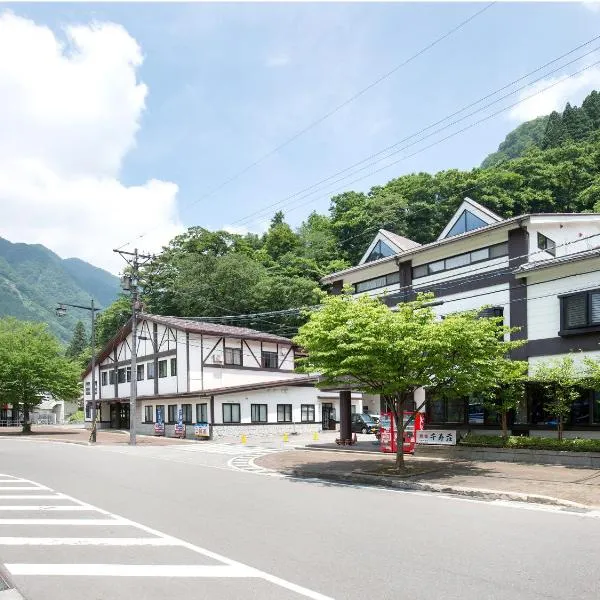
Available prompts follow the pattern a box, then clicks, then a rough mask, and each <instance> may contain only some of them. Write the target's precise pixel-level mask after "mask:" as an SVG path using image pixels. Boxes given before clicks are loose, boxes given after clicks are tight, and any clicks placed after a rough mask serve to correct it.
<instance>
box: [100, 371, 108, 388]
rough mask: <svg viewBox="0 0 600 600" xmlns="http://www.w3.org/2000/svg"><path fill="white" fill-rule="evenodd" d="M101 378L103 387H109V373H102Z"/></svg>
mask: <svg viewBox="0 0 600 600" xmlns="http://www.w3.org/2000/svg"><path fill="white" fill-rule="evenodd" d="M100 378H101V380H102V385H107V384H108V371H102V373H101V374H100Z"/></svg>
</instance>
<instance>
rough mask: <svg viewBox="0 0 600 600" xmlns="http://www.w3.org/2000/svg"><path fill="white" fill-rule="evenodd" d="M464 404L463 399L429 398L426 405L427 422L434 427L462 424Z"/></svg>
mask: <svg viewBox="0 0 600 600" xmlns="http://www.w3.org/2000/svg"><path fill="white" fill-rule="evenodd" d="M465 404H466V403H465V399H464V398H430V399H428V400H427V405H426V406H427V422H428V423H432V424H436V425H443V424H446V423H464V422H465ZM478 410H479V409H475V411H474V413H476V411H478Z"/></svg>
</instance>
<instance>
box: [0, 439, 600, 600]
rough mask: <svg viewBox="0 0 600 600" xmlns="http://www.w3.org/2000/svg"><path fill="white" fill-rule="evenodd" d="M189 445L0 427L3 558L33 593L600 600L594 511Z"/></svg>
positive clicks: (45, 599) (598, 527) (599, 541)
mask: <svg viewBox="0 0 600 600" xmlns="http://www.w3.org/2000/svg"><path fill="white" fill-rule="evenodd" d="M193 448H194V449H193V450H191V449H183V447H177V448H174V447H161V448H148V447H146V448H135V449H130V448H126V447H108V446H105V447H102V448H101V447H96V448H92V447H83V446H75V445H70V444H55V443H44V442H38V441H19V440H9V439H0V473H2V474H3V475H1V476H0V480H1V481H0V562H2V563H4V564H5V565H7V567H8V570H9V571H10V572H11V573H12V577H13V579H14V581H15V582H16V584H17V585H18V586H19V587H20V589H21V590H22V592H23V593H24V595H25V596H26V597H27V598H29V599H30V600H79V599H80V598H84V597H85V598H90V599H93V600H99V599H111V600H121V599H123V600H124V599H127V600H131V599H132V598H144V599H148V600H154V599H159V598H161V599H164V598H178V599H179V598H183V599H184V598H211V599H218V600H221V599H239V598H244V599H247V598H248V599H253V598H256V599H261V600H262V599H266V600H271V599H283V600H286V599H288V598H303V597H304V598H306V597H308V598H317V599H324V598H337V599H355V598H356V599H358V598H360V599H367V598H368V599H371V598H385V599H387V598H389V599H404V598H407V599H409V598H410V599H415V600H421V599H423V600H425V599H427V600H430V599H431V598H444V599H454V598H456V599H458V598H460V599H461V600H494V599H502V600H505V599H506V598H511V600H520V599H531V600H533V599H536V600H537V599H540V598H543V599H550V598H556V599H558V598H560V599H561V600H564V598H578V599H590V600H591V599H594V600H596V599H597V598H598V597H599V590H600V577H599V576H598V569H597V552H598V548H599V547H600V520H599V519H597V518H593V517H590V516H584V515H577V514H574V513H570V512H569V513H567V512H557V511H556V510H550V509H545V510H541V509H540V510H537V509H535V510H534V509H531V507H524V506H516V505H507V504H502V503H480V502H475V501H468V500H461V499H452V498H444V497H440V496H435V495H426V494H417V493H406V492H392V491H385V490H377V489H369V488H357V487H350V486H347V487H346V486H335V485H327V484H322V483H314V482H306V481H297V480H293V479H287V478H281V477H267V476H264V475H262V474H257V473H253V472H247V471H245V470H240V469H239V468H238V469H236V470H234V469H233V468H232V466H235V459H236V457H237V456H241V455H242V454H243V452H244V450H243V448H242V449H241V451H240V452H237V451H236V446H230V447H229V448H228V449H225V448H223V447H221V448H214V451H213V450H211V447H208V446H207V447H205V448H198V447H196V446H194V447H193ZM239 448H241V447H238V449H239ZM256 453H258V450H253V451H252V455H254V454H256ZM22 480H27V481H22ZM42 486H45V487H42ZM9 488H13V489H12V490H10V489H9ZM17 488H25V489H17ZM46 488H49V489H46ZM40 506H46V507H47V506H55V507H60V508H54V509H47V508H45V509H42V508H33V509H32V508H31V507H40ZM10 507H12V508H10ZM26 507H29V508H26ZM50 519H60V520H61V521H60V524H58V523H49V522H48V520H50ZM63 520H66V521H63ZM90 521H92V522H90Z"/></svg>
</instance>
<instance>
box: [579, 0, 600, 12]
mask: <svg viewBox="0 0 600 600" xmlns="http://www.w3.org/2000/svg"><path fill="white" fill-rule="evenodd" d="M582 4H583V6H584V7H585V8H587V9H588V10H591V11H592V12H595V13H597V12H600V0H583V2H582Z"/></svg>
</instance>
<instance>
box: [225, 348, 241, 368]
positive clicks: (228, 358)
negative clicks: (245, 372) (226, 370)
mask: <svg viewBox="0 0 600 600" xmlns="http://www.w3.org/2000/svg"><path fill="white" fill-rule="evenodd" d="M225 364H226V365H241V364H242V349H241V348H225Z"/></svg>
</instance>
